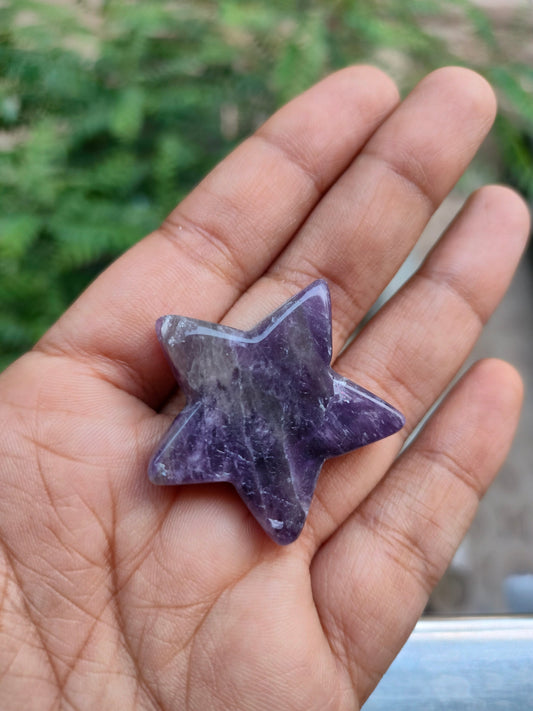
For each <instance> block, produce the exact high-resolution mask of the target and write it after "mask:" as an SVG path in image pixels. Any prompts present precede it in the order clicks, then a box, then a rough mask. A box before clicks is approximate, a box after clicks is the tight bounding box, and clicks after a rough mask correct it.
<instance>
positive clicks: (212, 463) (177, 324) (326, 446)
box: [149, 281, 405, 544]
mask: <svg viewBox="0 0 533 711" xmlns="http://www.w3.org/2000/svg"><path fill="white" fill-rule="evenodd" d="M156 330H157V336H158V338H159V341H160V342H161V345H162V347H163V349H164V351H165V354H166V356H167V358H168V360H169V362H170V365H171V368H172V370H173V372H174V375H175V376H176V379H177V381H178V383H179V385H180V387H181V388H182V390H183V391H184V393H185V395H186V397H187V404H186V406H185V408H184V409H183V410H182V411H181V413H180V414H179V415H178V417H177V418H176V419H175V420H174V422H173V424H172V425H171V427H170V429H169V431H168V432H167V434H166V435H165V437H164V439H163V441H162V442H161V444H160V446H159V448H158V450H157V452H156V453H155V454H154V456H153V458H152V460H151V462H150V466H149V477H150V480H151V481H152V482H154V483H155V484H193V483H203V482H216V481H226V482H231V483H232V484H233V486H234V487H235V488H236V489H237V491H238V492H239V494H240V496H241V498H242V499H243V501H244V503H245V504H246V506H248V508H249V510H250V511H251V513H252V514H253V515H254V516H255V518H256V519H257V521H258V522H259V524H260V525H261V526H262V527H263V529H264V530H265V531H266V533H267V534H268V535H269V536H270V537H271V538H272V539H273V540H274V541H276V543H280V544H287V543H292V541H294V540H295V539H296V538H297V537H298V536H299V534H300V532H301V530H302V528H303V525H304V523H305V519H306V517H307V513H308V511H309V505H310V503H311V499H312V496H313V492H314V490H315V486H316V482H317V479H318V475H319V472H320V469H321V467H322V464H323V463H324V460H325V459H327V458H328V457H335V456H337V455H339V454H345V453H346V452H349V451H351V450H352V449H356V448H357V447H362V446H363V445H365V444H369V443H370V442H375V441H376V440H379V439H382V438H383V437H387V436H389V435H391V434H393V433H394V432H397V431H398V430H399V429H401V427H403V425H404V421H405V420H404V417H403V415H402V414H401V413H399V412H398V411H397V410H395V409H394V408H393V407H391V405H388V404H387V403H386V402H384V401H383V400H381V399H380V398H378V397H376V396H375V395H372V393H370V392H368V391H367V390H365V389H363V388H361V387H359V386H358V385H356V384H355V383H352V382H351V381H349V380H347V379H346V378H343V377H342V376H340V375H339V374H338V373H335V371H333V370H332V369H331V367H330V362H331V303H330V296H329V289H328V286H327V284H326V282H325V281H315V282H314V283H312V284H311V285H310V286H308V287H307V288H306V289H304V290H303V291H301V292H300V293H299V294H296V296H294V297H293V298H292V299H289V301H287V302H286V303H285V304H283V306H281V307H280V308H279V309H277V311H274V313H272V314H271V315H270V316H268V317H267V318H266V319H265V320H264V321H261V323H260V324H258V325H257V326H255V328H252V329H251V330H250V331H239V330H237V329H235V328H229V327H228V326H221V325H218V324H213V323H207V322H205V321H197V320H195V319H191V318H185V317H183V316H163V317H161V318H160V319H158V321H157V324H156Z"/></svg>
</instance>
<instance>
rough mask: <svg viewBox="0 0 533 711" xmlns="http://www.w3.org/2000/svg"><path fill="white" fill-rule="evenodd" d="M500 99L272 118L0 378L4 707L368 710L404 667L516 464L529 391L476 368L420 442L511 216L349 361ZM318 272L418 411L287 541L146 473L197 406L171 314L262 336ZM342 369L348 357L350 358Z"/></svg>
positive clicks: (341, 322) (369, 82)
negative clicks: (467, 542) (468, 535)
mask: <svg viewBox="0 0 533 711" xmlns="http://www.w3.org/2000/svg"><path fill="white" fill-rule="evenodd" d="M493 116H494V97H493V94H492V92H491V90H490V88H489V87H488V85H487V84H486V83H485V81H484V80H483V79H481V78H480V77H479V76H477V75H475V74H473V73H472V72H469V71H467V70H463V69H457V68H448V69H443V70H439V71H438V72H435V73H433V74H432V75H430V76H428V77H427V78H426V79H425V80H423V81H422V82H421V83H420V84H419V86H418V87H417V88H416V89H415V90H414V91H413V92H412V93H411V95H410V96H408V97H407V98H406V99H405V101H403V102H402V103H399V102H398V98H397V93H396V90H395V88H394V86H393V85H392V83H391V82H390V80H389V79H388V78H387V77H385V76H384V75H382V74H381V73H380V72H379V71H378V70H376V69H372V68H369V67H355V68H349V69H346V70H343V71H341V72H338V73H337V74H335V75H332V76H331V77H329V78H328V79H326V80H324V81H323V82H321V83H320V84H318V85H317V86H315V87H314V88H312V89H311V90H309V91H308V92H306V93H305V94H303V95H302V96H300V97H299V98H297V99H296V100H294V101H293V102H291V103H290V104H288V105H287V106H286V107H285V108H283V109H281V111H279V112H278V113H277V114H276V115H275V116H274V117H273V118H272V119H270V120H269V121H268V122H267V123H266V124H265V125H264V126H262V127H261V128H260V129H259V130H258V132H257V133H256V134H255V135H254V136H253V137H251V138H250V139H248V140H247V141H246V142H245V143H244V144H242V145H241V146H240V147H239V148H238V149H237V150H236V151H235V152H234V153H233V154H232V155H230V156H229V157H228V158H227V159H226V160H225V161H223V163H222V164H221V165H219V166H218V167H217V168H216V169H215V170H214V171H213V172H212V173H211V174H210V175H209V176H208V177H207V178H206V179H205V180H204V181H203V182H202V183H201V184H200V186H199V187H198V188H197V189H196V190H195V191H194V192H193V193H192V194H191V195H190V196H189V197H188V198H187V199H186V200H185V201H184V202H183V203H182V204H181V205H180V206H179V207H178V208H177V209H176V210H175V211H174V212H173V213H172V214H171V216H170V217H169V218H168V220H167V221H166V222H165V224H164V225H163V226H162V227H161V228H160V229H159V230H157V231H156V232H155V233H154V234H152V235H150V236H148V237H147V238H146V239H145V240H143V241H142V242H140V243H139V244H138V245H136V246H135V247H134V248H133V249H131V250H130V251H129V252H128V253H126V254H125V255H124V256H123V257H122V258H121V259H119V260H118V261H117V262H116V263H115V264H114V265H112V266H111V267H110V268H109V269H108V270H107V271H106V272H105V273H104V274H103V275H102V276H101V277H100V278H99V279H97V280H96V282H95V283H94V284H93V285H92V286H91V287H90V288H89V289H88V290H87V291H86V292H85V293H84V294H83V295H82V296H81V297H80V299H79V300H78V301H77V302H76V303H75V304H74V305H73V306H72V307H71V308H70V309H69V311H68V312H67V313H66V314H65V315H64V316H63V318H62V319H61V320H60V321H59V322H58V323H57V324H56V325H55V326H54V327H53V328H52V329H51V330H50V331H49V332H48V333H47V334H46V335H45V336H44V338H43V339H42V340H41V341H40V342H39V343H38V344H37V346H36V347H35V349H34V350H33V351H32V352H31V353H29V354H27V355H26V356H24V357H23V358H21V359H20V360H19V361H18V362H16V363H15V364H14V365H13V366H11V367H10V368H9V369H8V370H7V371H6V372H5V373H4V374H3V375H2V376H1V378H0V422H1V432H2V436H1V441H0V451H1V455H2V458H1V460H0V483H1V492H0V542H1V549H0V554H1V557H0V707H1V708H3V709H11V708H13V709H15V708H16V709H39V711H42V710H43V709H58V708H61V709H63V708H64V709H118V708H120V709H183V711H192V710H193V709H194V710H199V711H206V710H207V709H209V710H211V709H213V710H215V709H246V710H247V711H250V710H252V709H253V710H261V709H269V710H270V709H272V708H278V709H291V710H292V709H294V710H297V711H300V710H301V711H312V710H315V709H316V710H317V711H318V710H320V711H324V710H325V709H335V711H337V710H342V711H347V710H348V709H350V710H351V709H356V708H358V707H359V706H360V705H361V704H362V703H363V702H364V700H365V698H366V697H367V696H368V694H369V693H370V692H371V691H372V689H373V688H374V686H375V684H376V683H377V681H378V680H379V678H380V676H381V675H382V674H383V672H384V671H385V669H386V668H387V666H388V665H389V664H390V662H391V661H392V659H393V658H394V656H395V655H396V654H397V652H398V651H399V649H400V648H401V646H402V644H403V642H404V641H405V639H406V638H407V636H408V634H409V632H410V631H411V629H412V627H413V626H414V624H415V622H416V620H417V618H418V616H419V615H420V613H421V611H422V610H423V608H424V605H425V603H426V602H427V598H428V595H429V592H430V591H431V589H432V587H433V586H434V585H435V583H436V582H437V580H438V579H439V577H440V576H441V575H442V573H443V572H444V570H445V568H446V566H447V564H448V563H449V561H450V559H451V557H452V555H453V553H454V550H455V548H456V546H457V545H458V543H459V541H460V539H461V537H462V536H463V534H464V532H465V530H466V528H467V526H468V524H469V522H470V520H471V519H472V516H473V514H474V512H475V509H476V505H477V503H478V498H479V496H480V495H481V494H482V493H483V492H484V491H485V489H486V487H487V486H488V485H489V483H490V481H491V480H492V478H493V477H494V476H495V474H496V472H497V469H498V467H499V465H500V464H501V462H502V461H503V459H504V457H505V455H506V452H507V449H508V447H509V444H510V441H511V438H512V435H513V432H514V428H515V425H516V420H517V417H518V411H519V408H520V400H521V384H520V379H519V377H518V376H517V374H516V373H515V371H514V370H513V369H512V368H511V367H510V366H508V365H506V364H505V363H502V362H499V361H485V362H481V363H479V364H477V365H476V366H475V367H474V368H473V369H472V370H471V371H470V372H468V373H467V374H466V375H465V376H464V377H463V378H462V379H461V380H460V381H459V383H458V384H457V385H456V386H455V388H454V389H453V390H452V391H451V392H450V394H449V395H448V396H447V398H446V399H445V400H444V403H443V404H442V406H441V407H440V408H439V410H438V412H437V414H436V415H434V416H433V418H432V419H431V420H430V422H429V424H428V425H427V426H426V428H425V429H424V430H423V432H422V434H421V435H420V436H419V438H418V439H417V440H416V442H415V443H414V444H412V445H411V446H410V447H409V448H408V449H407V450H405V451H404V452H403V453H402V454H401V455H400V456H399V457H398V453H399V450H400V448H401V447H402V444H403V443H404V441H405V438H406V437H407V435H408V434H409V432H411V431H412V429H413V427H415V426H416V424H417V423H418V422H419V421H420V419H421V418H422V417H423V415H424V414H425V412H426V411H427V410H428V408H429V407H430V406H431V405H432V404H433V403H434V401H435V400H436V399H437V398H438V397H439V395H440V394H441V393H442V392H443V391H444V390H445V389H446V387H447V386H448V385H449V383H450V381H451V380H452V379H453V377H454V375H455V374H456V372H457V371H458V369H459V368H460V367H461V365H462V363H463V361H464V359H465V357H466V356H467V354H468V353H469V351H470V349H471V348H472V345H473V344H474V342H475V340H476V338H477V336H478V335H479V332H480V330H481V327H482V324H483V322H484V321H485V320H486V319H487V318H488V317H489V315H490V313H491V312H492V310H493V309H494V308H495V306H496V305H497V303H498V301H499V300H500V298H501V296H502V294H503V292H504V290H505V288H506V286H507V284H508V282H509V280H510V278H511V276H512V272H513V270H514V268H515V266H516V263H517V261H518V259H519V256H520V253H521V250H522V248H523V245H524V242H525V239H526V236H527V232H528V216H527V211H526V209H525V207H524V206H523V204H522V202H521V200H520V199H519V198H518V197H517V196H516V195H515V194H514V193H513V192H511V191H510V190H508V189H506V188H503V187H486V188H483V189H482V190H480V191H478V192H477V193H475V194H474V195H473V196H472V197H471V199H470V200H469V201H468V202H467V204H466V206H465V208H464V209H463V211H462V212H461V214H460V215H459V217H458V218H457V220H456V221H455V222H454V223H453V224H452V225H451V227H450V228H449V229H448V231H447V233H446V234H445V235H444V236H443V239H442V240H441V242H440V243H439V245H438V246H437V247H436V248H435V249H434V250H433V252H432V253H431V254H430V256H429V257H428V259H427V260H426V262H425V264H424V265H423V266H422V268H421V269H420V271H419V272H418V273H417V274H416V275H415V276H414V277H413V278H411V280H410V281H409V282H408V283H407V284H406V286H405V287H404V288H403V289H402V290H401V291H400V293H399V294H397V295H396V296H395V297H394V298H393V299H392V300H391V301H390V302H389V303H388V304H387V305H386V306H385V307H384V308H383V309H382V310H381V311H380V312H379V313H378V315H377V316H376V317H375V318H374V319H373V320H372V321H371V322H370V323H369V324H368V325H367V326H366V327H365V328H364V329H363V331H362V332H361V333H360V335H359V336H358V338H357V339H356V340H355V341H354V342H353V343H352V344H351V345H349V347H347V348H345V349H344V350H343V351H342V353H341V349H342V347H343V345H344V344H345V342H346V340H347V338H348V337H349V335H350V333H351V332H352V331H353V330H354V328H355V327H356V325H357V324H358V322H359V321H360V320H361V318H362V317H363V316H364V314H365V312H366V311H367V310H368V308H369V307H370V306H371V305H372V303H373V302H374V301H375V299H376V297H377V296H378V294H379V293H380V292H381V290H382V289H383V287H384V286H385V285H386V284H387V282H388V281H389V280H390V278H391V277H392V275H393V274H394V272H395V271H396V270H397V269H398V267H399V265H400V264H401V262H402V260H403V259H404V258H405V257H406V255H407V253H408V252H409V250H410V249H411V247H412V246H413V244H414V243H415V241H416V239H417V238H418V237H419V235H420V233H421V231H422V229H423V227H424V225H425V224H426V222H427V221H428V219H429V218H430V216H431V215H432V213H433V211H434V210H435V208H436V207H437V205H438V204H439V203H440V201H441V200H442V199H443V197H444V196H445V195H446V194H447V192H448V191H449V190H450V188H451V187H452V186H453V184H454V183H455V182H456V181H457V179H458V178H459V177H460V175H461V173H462V172H463V170H464V169H465V167H466V165H467V164H468V162H469V161H470V159H471V158H472V156H473V154H474V153H475V151H476V150H477V148H478V146H479V144H480V142H481V141H482V139H483V138H484V136H485V134H486V132H487V131H488V129H489V127H490V125H491V122H492V120H493ZM316 278H325V279H327V280H328V283H329V285H330V288H331V294H332V305H333V350H334V367H335V369H336V370H337V371H338V372H340V373H341V374H343V375H345V376H347V377H349V378H350V379H352V380H355V381H356V382H358V383H359V384H361V385H362V386H364V387H367V388H368V389H370V390H372V391H373V392H375V393H376V394H377V395H380V396H381V397H383V398H385V399H386V400H388V401H389V402H391V403H392V404H393V405H394V406H396V407H397V408H398V409H400V410H401V411H402V412H403V413H404V414H405V415H406V417H407V425H406V427H405V428H404V429H403V430H402V431H401V432H399V433H398V434H396V435H394V436H392V437H390V438H388V439H386V440H383V441H381V442H379V443H376V444H373V445H370V446H368V447H366V448H363V449H361V450H358V451H357V452H355V453H352V454H350V455H346V456H344V457H341V458H338V459H335V460H330V461H329V462H328V463H327V464H326V465H325V467H324V469H323V472H322V474H321V477H320V480H319V483H318V487H317V491H316V496H315V499H314V501H313V503H312V506H311V511H310V515H309V519H308V522H307V524H306V526H305V528H304V531H303V533H302V535H301V537H300V538H299V539H298V540H297V541H296V542H295V543H294V544H292V545H290V546H287V547H284V548H282V547H279V546H276V545H275V544H274V543H272V542H271V541H270V540H269V539H267V537H266V536H265V534H264V533H263V531H262V530H261V529H260V528H259V526H258V525H257V524H256V522H255V521H254V520H253V519H252V518H251V516H250V515H249V513H248V512H247V510H246V508H245V507H244V505H243V504H242V502H241V501H240V499H239V498H238V496H237V495H236V493H235V491H234V490H233V489H232V488H231V487H230V486H228V485H225V484H220V485H204V486H190V487H183V488H179V487H177V488H173V487H168V488H158V487H155V486H153V485H151V484H150V483H149V482H148V480H147V476H146V469H147V464H148V461H149V458H150V455H151V454H152V452H153V450H154V448H155V447H156V446H157V443H158V440H159V439H160V438H161V437H162V435H163V434H164V432H165V430H166V429H167V428H168V425H169V423H170V422H171V420H172V417H173V416H174V415H175V414H176V412H177V411H178V410H179V409H180V407H181V405H182V403H181V400H180V396H179V394H176V393H175V391H174V385H175V384H174V382H173V379H172V376H171V374H170V371H169V369H168V367H167V364H166V362H165V360H164V357H163V354H162V352H161V350H160V348H159V345H158V343H157V341H156V337H155V332H154V322H155V320H156V318H157V317H159V316H161V315H162V314H167V313H178V314H184V315H189V316H192V317H194V318H201V319H205V320H209V321H218V320H221V319H223V320H224V322H226V323H228V324H230V325H232V326H235V327H237V328H248V327H250V326H252V325H253V324H255V323H256V322H257V321H259V320H260V319H261V318H262V317H263V316H265V315H266V314H267V313H268V312H270V311H271V310H273V309H274V308H275V307H276V306H279V305H280V304H281V303H282V302H283V301H285V300H286V299H287V298H288V297H289V296H291V295H293V294H294V293H296V292H297V291H298V290H300V289H302V288H303V287H305V286H306V285H307V284H309V283H310V282H311V281H313V280H314V279H316ZM339 353H340V355H339Z"/></svg>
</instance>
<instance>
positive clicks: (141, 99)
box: [0, 0, 533, 369]
mask: <svg viewBox="0 0 533 711" xmlns="http://www.w3.org/2000/svg"><path fill="white" fill-rule="evenodd" d="M506 2H508V0H504V2H503V4H504V5H505V4H506ZM522 5H523V3H522ZM520 13H521V10H520V3H518V7H517V11H516V13H513V15H512V16H511V17H507V18H506V20H505V27H504V29H506V31H508V32H509V31H510V30H512V41H508V40H507V46H506V35H505V32H504V33H503V35H502V33H501V31H500V30H501V27H500V23H499V22H498V21H496V22H495V21H494V18H491V17H490V16H489V15H488V14H487V13H486V12H484V10H483V9H482V8H480V7H479V6H478V5H476V4H473V3H472V2H466V1H463V0H403V1H402V2H401V3H400V2H397V1H396V0H333V1H332V2H327V3H325V2H318V1H313V0H271V1H270V2H268V3H264V2H260V1H259V0H257V1H252V0H245V1H244V2H243V1H242V0H221V1H220V2H215V1H214V0H177V1H176V2H164V1H163V0H41V1H39V0H2V2H0V369H1V368H3V367H4V366H6V365H7V364H8V363H9V362H10V361H11V360H13V359H14V358H15V357H16V356H18V355H19V354H20V353H21V352H23V351H24V350H26V349H27V348H28V347H30V346H31V345H32V344H33V343H34V342H35V340H36V339H37V338H38V337H39V335H40V334H41V333H42V332H43V330H44V329H46V328H47V326H48V325H49V324H50V323H51V322H52V321H53V320H54V319H56V317H57V316H58V315H59V314H60V313H61V312H62V311H63V310H64V309H65V307H66V306H67V305H68V304H69V303H70V302H71V301H72V300H73V299H74V298H75V297H76V295H77V294H78V293H79V292H80V291H81V290H82V289H83V288H84V287H85V286H86V284H87V283H88V282H89V281H90V280H91V279H93V278H94V276H95V275H96V274H97V273H98V272H99V271H101V269H102V268H103V267H104V266H105V265H106V264H107V263H108V262H109V261H110V260H112V259H113V258H114V257H116V256H117V254H119V253H120V252H122V251H123V250H125V249H126V248H127V247H128V246H129V245H131V244H132V243H133V242H135V241H136V240H137V239H139V238H140V237H141V236H142V235H143V234H145V233H146V232H148V231H149V230H151V229H153V228H154V227H156V226H157V224H158V222H159V221H160V220H161V219H162V218H163V217H164V216H165V214H166V213H168V211H169V210H170V209H171V208H172V207H173V205H174V204H175V203H176V202H177V201H178V200H179V199H180V197H182V196H183V195H184V194H186V193H187V192H188V191H189V190H190V188H191V187H193V186H194V185H195V184H196V183H197V182H198V181H199V180H200V179H201V177H202V176H203V175H204V174H205V173H206V171H208V170H209V168H210V167H211V166H212V165H214V164H215V163H216V162H217V161H218V160H219V159H220V158H221V157H222V156H224V155H225V154H226V153H227V152H228V151H229V150H230V149H231V148H232V147H233V146H234V145H235V144H236V143H237V142H238V141H240V140H241V139H242V138H243V137H244V136H246V135H247V134H248V133H249V132H250V131H251V130H252V129H253V128H254V127H255V126H257V125H258V124H259V123H260V122H262V121H263V120H264V119H265V118H266V117H267V116H268V115H269V114H270V113H271V112H272V111H273V110H274V109H275V108H276V107H278V106H279V105H280V104H282V103H283V102H285V101H286V100H287V99H289V98H290V97H292V96H294V95H295V94H297V93H298V92H300V91H302V90H303V89H305V88H306V87H308V86H309V85H311V84H312V83H313V82H315V81H316V80H317V79H319V78H320V77H322V76H324V75H325V74H326V73H328V72H330V71H332V70H334V69H336V68H339V67H342V66H345V65H347V64H349V63H352V62H372V63H374V64H377V65H379V66H381V67H382V68H384V69H385V70H387V71H388V72H389V73H390V74H391V75H392V76H393V77H394V78H395V79H396V80H397V81H398V83H399V84H400V86H401V88H402V89H403V90H404V91H405V90H408V89H409V88H410V87H412V86H413V84H414V83H415V82H416V81H417V80H418V79H419V78H420V77H421V76H423V75H424V74H425V73H427V72H428V71H429V70H431V69H433V68H435V67H438V66H440V65H443V64H447V63H450V62H456V63H461V64H466V65H469V66H472V67H475V68H477V69H478V70H480V71H481V72H482V73H484V74H485V75H486V76H487V77H488V78H489V80H490V81H492V82H493V84H494V85H495V87H496V88H497V90H498V92H499V94H500V98H501V103H502V107H503V108H502V111H501V113H500V116H499V118H498V121H497V125H496V127H495V131H494V133H493V139H492V146H491V151H489V152H488V159H487V160H485V163H484V165H483V166H482V167H481V168H480V167H479V165H478V168H477V170H480V169H482V170H485V171H489V172H490V171H492V173H493V174H494V175H493V176H491V177H492V178H493V179H494V178H496V179H498V177H501V178H502V179H506V180H511V181H512V182H513V183H514V184H515V185H517V186H518V187H519V188H520V189H521V190H522V191H523V193H524V194H525V195H527V196H528V197H529V198H530V199H531V197H532V196H533V158H532V154H531V140H532V136H533V99H532V87H533V70H532V68H531V64H530V65H529V66H528V64H527V63H526V61H524V57H522V58H520V56H519V54H518V55H517V56H516V57H513V52H514V51H515V50H516V47H517V36H518V35H519V33H520V32H521V31H523V29H524V27H527V22H525V21H524V17H523V16H521V14H520ZM529 29H531V26H530V27H529ZM517 33H518V35H517ZM524 37H525V39H524V41H525V40H526V39H527V35H524ZM518 43H519V40H518ZM520 59H521V61H520Z"/></svg>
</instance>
